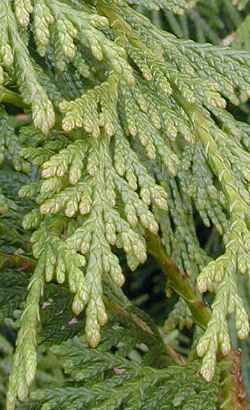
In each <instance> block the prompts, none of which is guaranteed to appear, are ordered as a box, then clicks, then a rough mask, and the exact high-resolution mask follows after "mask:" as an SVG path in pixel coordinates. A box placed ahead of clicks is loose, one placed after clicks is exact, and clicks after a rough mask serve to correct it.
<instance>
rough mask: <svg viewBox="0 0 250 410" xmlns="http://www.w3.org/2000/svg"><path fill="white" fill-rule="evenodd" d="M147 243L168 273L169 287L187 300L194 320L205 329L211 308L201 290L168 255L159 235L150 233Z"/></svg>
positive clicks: (150, 250) (151, 252)
mask: <svg viewBox="0 0 250 410" xmlns="http://www.w3.org/2000/svg"><path fill="white" fill-rule="evenodd" d="M147 245H148V251H149V253H150V254H151V255H152V256H153V257H154V258H155V260H156V261H157V262H158V263H159V265H160V266H161V268H162V269H163V271H164V273H165V274H166V275H167V278H168V285H169V287H171V288H172V289H173V290H174V291H175V292H176V293H177V294H178V295H179V296H181V297H182V298H183V299H184V300H185V301H186V302H187V304H188V306H189V308H190V310H191V312H192V315H193V318H194V321H195V322H196V323H197V324H198V325H199V326H200V327H201V328H203V329H205V328H206V326H207V324H208V322H209V319H210V309H209V307H208V306H206V305H205V304H204V302H203V301H202V298H201V296H200V294H199V292H198V291H197V290H195V289H193V287H192V286H191V284H190V280H189V277H188V275H187V273H185V272H182V271H181V270H180V269H179V268H178V267H177V266H176V264H175V263H174V262H173V261H172V259H170V258H169V257H168V256H167V255H166V252H165V250H164V248H163V246H162V243H161V240H160V238H159V237H158V236H156V235H153V234H151V233H148V235H147Z"/></svg>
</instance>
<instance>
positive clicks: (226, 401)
mask: <svg viewBox="0 0 250 410" xmlns="http://www.w3.org/2000/svg"><path fill="white" fill-rule="evenodd" d="M240 359H241V355H240V353H239V352H237V351H235V350H232V351H231V352H230V353H229V355H227V357H226V358H225V359H224V360H223V362H222V366H223V367H224V368H223V370H222V379H223V382H222V385H223V394H222V396H221V399H220V401H221V408H223V409H224V410H248V404H247V394H246V391H245V386H244V382H243V378H242V374H241V360H240Z"/></svg>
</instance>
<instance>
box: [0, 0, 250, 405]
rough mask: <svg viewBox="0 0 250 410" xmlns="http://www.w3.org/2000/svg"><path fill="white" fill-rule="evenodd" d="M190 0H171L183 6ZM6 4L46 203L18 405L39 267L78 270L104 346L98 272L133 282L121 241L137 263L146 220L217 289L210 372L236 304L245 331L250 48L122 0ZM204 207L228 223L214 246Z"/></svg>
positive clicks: (2, 54) (26, 156)
mask: <svg viewBox="0 0 250 410" xmlns="http://www.w3.org/2000/svg"><path fill="white" fill-rule="evenodd" d="M153 3H155V6H156V7H159V6H165V2H163V1H162V2H153ZM153 3H152V4H153ZM184 3H185V4H186V3H187V4H188V2H181V1H178V2H177V1H176V2H174V1H172V2H166V4H168V5H169V7H172V8H173V9H174V7H177V8H178V7H179V11H180V10H181V8H182V5H183V6H184ZM189 3H190V4H191V2H189ZM0 16H1V22H2V30H1V34H0V68H1V79H2V82H3V84H4V86H5V87H6V88H7V89H10V90H11V88H12V87H15V88H16V89H18V90H19V92H20V94H21V97H22V100H23V109H24V110H27V111H29V107H30V108H31V111H32V115H33V120H34V121H33V125H32V126H30V125H28V126H23V127H21V130H20V132H19V135H20V141H21V142H22V145H23V149H22V158H23V161H24V163H25V164H26V163H27V162H29V163H30V164H32V174H31V178H32V182H31V184H28V185H26V186H24V187H23V188H22V189H21V190H20V195H21V196H22V197H23V198H29V199H33V200H35V202H36V205H34V209H33V211H32V212H31V213H29V214H28V215H27V216H25V218H24V226H25V227H26V228H28V229H32V230H34V233H33V235H32V240H31V242H32V245H33V254H34V256H35V258H36V259H37V260H38V263H37V268H36V271H35V273H34V278H33V280H32V281H31V284H30V288H29V296H28V298H27V307H26V309H25V311H24V314H23V317H22V323H23V326H22V328H21V331H20V333H19V338H18V343H17V345H18V346H17V352H16V356H15V360H14V370H13V374H15V372H18V374H19V378H21V377H23V375H24V374H26V384H25V389H23V390H20V391H17V389H16V385H15V386H14V387H12V385H10V386H11V387H10V392H9V410H10V409H12V408H13V405H14V401H15V398H16V396H18V397H19V398H20V399H24V398H25V397H26V396H27V392H28V386H29V385H30V383H31V382H32V380H33V377H34V371H35V367H36V365H35V346H36V332H37V328H38V324H39V301H40V297H41V295H42V291H43V288H44V286H45V282H51V281H57V282H58V283H60V284H63V283H66V284H68V287H69V289H70V291H71V292H72V294H73V295H74V299H73V304H72V309H73V311H74V313H75V314H76V315H79V314H80V313H81V312H82V311H83V310H84V309H86V335H87V340H88V342H89V343H90V345H91V346H97V344H98V343H99V341H100V327H101V326H102V325H104V324H105V323H106V321H107V313H106V309H105V304H104V299H103V295H104V290H103V285H104V283H105V284H109V285H112V286H117V287H121V286H122V285H123V283H124V277H123V273H122V270H121V265H120V262H119V252H117V248H118V249H121V252H123V253H125V254H126V257H127V263H128V265H129V267H130V268H131V269H132V270H134V269H135V268H136V267H137V266H138V265H139V264H140V263H144V262H145V260H146V257H147V243H146V238H147V231H150V232H151V233H153V234H157V233H158V234H160V235H161V237H162V241H163V243H164V245H165V248H166V250H167V252H169V254H170V255H171V256H172V257H173V258H174V259H175V260H176V262H177V264H178V266H179V267H180V268H182V269H184V270H186V271H187V272H188V273H190V274H191V275H192V280H193V282H194V281H195V280H196V278H197V276H198V274H199V272H201V273H200V275H199V276H198V286H199V289H200V291H201V292H206V291H207V290H209V291H215V293H216V296H215V299H214V303H213V306H212V309H213V313H212V319H211V321H210V323H209V325H208V328H207V330H206V331H205V334H204V335H203V336H202V338H201V340H200V342H199V344H198V353H199V355H200V356H203V357H204V359H203V367H202V373H203V375H204V376H205V377H206V378H207V379H208V380H211V378H212V376H213V374H214V365H215V358H216V352H217V350H218V349H221V350H222V352H223V353H227V352H228V351H229V349H230V341H229V336H228V328H227V316H228V315H229V314H234V315H235V318H236V327H237V331H238V335H239V337H242V338H243V337H245V336H246V335H247V333H248V319H247V315H246V313H245V310H244V306H243V304H242V301H241V299H240V297H239V293H238V281H239V280H240V276H239V272H241V273H246V274H249V261H248V257H247V255H248V252H249V229H248V223H249V205H250V197H249V187H248V184H249V175H250V169H249V163H250V162H249V159H250V154H249V151H248V150H249V142H248V139H249V128H248V127H247V126H246V125H244V124H241V123H237V122H236V120H234V118H233V117H231V116H230V115H228V114H227V112H226V111H225V106H226V100H228V101H230V102H231V103H233V104H238V103H239V102H241V101H245V100H246V99H247V98H248V97H249V95H250V87H249V75H250V58H249V55H248V54H247V53H244V52H238V51H233V50H231V49H227V48H215V47H212V46H210V45H198V44H195V43H193V42H191V41H185V42H184V41H179V40H177V39H176V38H175V37H174V36H172V35H170V34H168V33H164V32H162V31H161V30H159V29H157V28H155V27H154V26H152V24H151V23H150V22H149V21H148V20H147V19H146V18H145V17H143V16H142V15H141V14H140V13H137V12H136V11H135V10H134V9H133V8H132V7H130V6H129V5H128V4H127V2H126V1H118V0H117V1H108V0H107V1H106V0H100V1H97V2H96V6H95V7H94V6H93V7H90V6H89V2H86V3H85V2H80V1H78V0H74V1H73V0H71V1H67V2H62V1H59V0H15V1H11V0H2V1H1V4H0ZM34 49H35V50H36V51H35V52H34ZM52 84H53V86H52ZM52 128H53V129H52ZM8 132H9V131H8ZM194 210H197V211H198V213H199V215H200V217H201V218H202V220H203V222H204V224H205V225H207V226H209V225H210V224H212V225H214V226H215V227H216V229H217V230H218V231H219V233H220V234H221V235H223V239H224V243H225V253H224V254H223V255H222V256H221V257H219V258H218V259H217V260H215V261H210V262H209V263H208V261H209V258H208V256H207V255H206V253H205V252H204V251H203V250H202V249H201V247H200V244H199V243H198V239H197V234H196V231H195V222H194V215H193V214H194V212H193V211H194ZM27 332H28V333H29V334H30V338H31V339H32V343H30V344H27V343H26V339H25V335H26V334H27Z"/></svg>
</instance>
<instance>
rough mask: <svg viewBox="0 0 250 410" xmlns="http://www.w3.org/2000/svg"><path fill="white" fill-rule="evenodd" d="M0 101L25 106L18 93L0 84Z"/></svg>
mask: <svg viewBox="0 0 250 410" xmlns="http://www.w3.org/2000/svg"><path fill="white" fill-rule="evenodd" d="M0 103H6V104H12V105H14V106H15V107H20V108H27V104H25V102H24V101H23V99H22V98H21V97H20V95H19V94H17V93H15V92H14V91H11V90H8V89H7V88H5V87H3V86H0Z"/></svg>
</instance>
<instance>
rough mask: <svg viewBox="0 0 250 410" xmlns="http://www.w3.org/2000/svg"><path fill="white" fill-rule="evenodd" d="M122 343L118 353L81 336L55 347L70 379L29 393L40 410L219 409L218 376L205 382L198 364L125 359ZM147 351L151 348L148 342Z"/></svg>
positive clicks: (145, 348)
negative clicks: (164, 364)
mask: <svg viewBox="0 0 250 410" xmlns="http://www.w3.org/2000/svg"><path fill="white" fill-rule="evenodd" d="M117 332H119V328H117ZM122 346H123V341H122V340H121V342H120V351H119V352H118V354H116V355H115V354H112V352H110V351H109V348H108V346H105V344H104V346H103V348H102V349H100V350H99V348H98V349H97V350H90V349H88V348H87V346H86V344H84V343H82V342H80V341H79V339H75V340H69V341H68V342H66V343H63V344H61V345H58V346H55V347H54V348H53V353H55V354H56V357H58V359H59V360H60V361H61V362H62V363H63V366H64V370H65V372H66V373H67V374H68V375H69V376H70V381H71V383H69V384H68V385H66V386H65V387H63V389H62V388H60V387H59V388H49V387H48V388H47V389H46V388H45V389H41V390H37V391H34V393H32V396H31V397H32V398H33V400H34V402H35V404H36V405H38V406H39V407H38V408H41V409H51V410H52V409H57V408H62V409H69V408H84V409H102V410H104V409H105V410H106V409H107V410H108V409H111V408H112V409H114V410H116V409H117V410H119V409H122V408H124V407H125V408H126V409H135V408H138V409H145V410H146V409H152V410H153V409H162V410H163V409H165V410H174V409H180V410H181V409H182V410H184V409H190V410H191V409H197V410H199V409H200V410H202V409H203V408H204V399H205V401H206V408H208V409H211V410H216V409H217V408H218V407H217V405H218V396H217V394H218V386H219V383H218V381H219V380H218V377H216V378H215V380H214V382H213V383H211V384H208V383H206V382H205V381H204V380H202V379H201V378H200V377H199V375H198V374H197V369H198V368H199V367H198V366H199V364H198V363H194V364H192V365H189V366H187V367H182V366H173V365H172V366H168V367H167V368H165V369H157V368H154V367H149V366H146V365H145V364H144V363H143V356H142V359H140V356H139V354H138V360H134V361H133V360H130V358H129V357H124V353H125V352H123V351H122V348H123V347H122ZM141 348H142V349H143V347H141ZM144 350H145V351H146V352H147V346H146V345H144ZM139 351H140V348H139ZM141 353H143V351H141ZM149 354H150V353H149ZM131 355H132V353H131ZM93 363H95V367H93ZM177 380H178V386H177V383H176V381H177ZM180 386H181V387H180Z"/></svg>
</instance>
